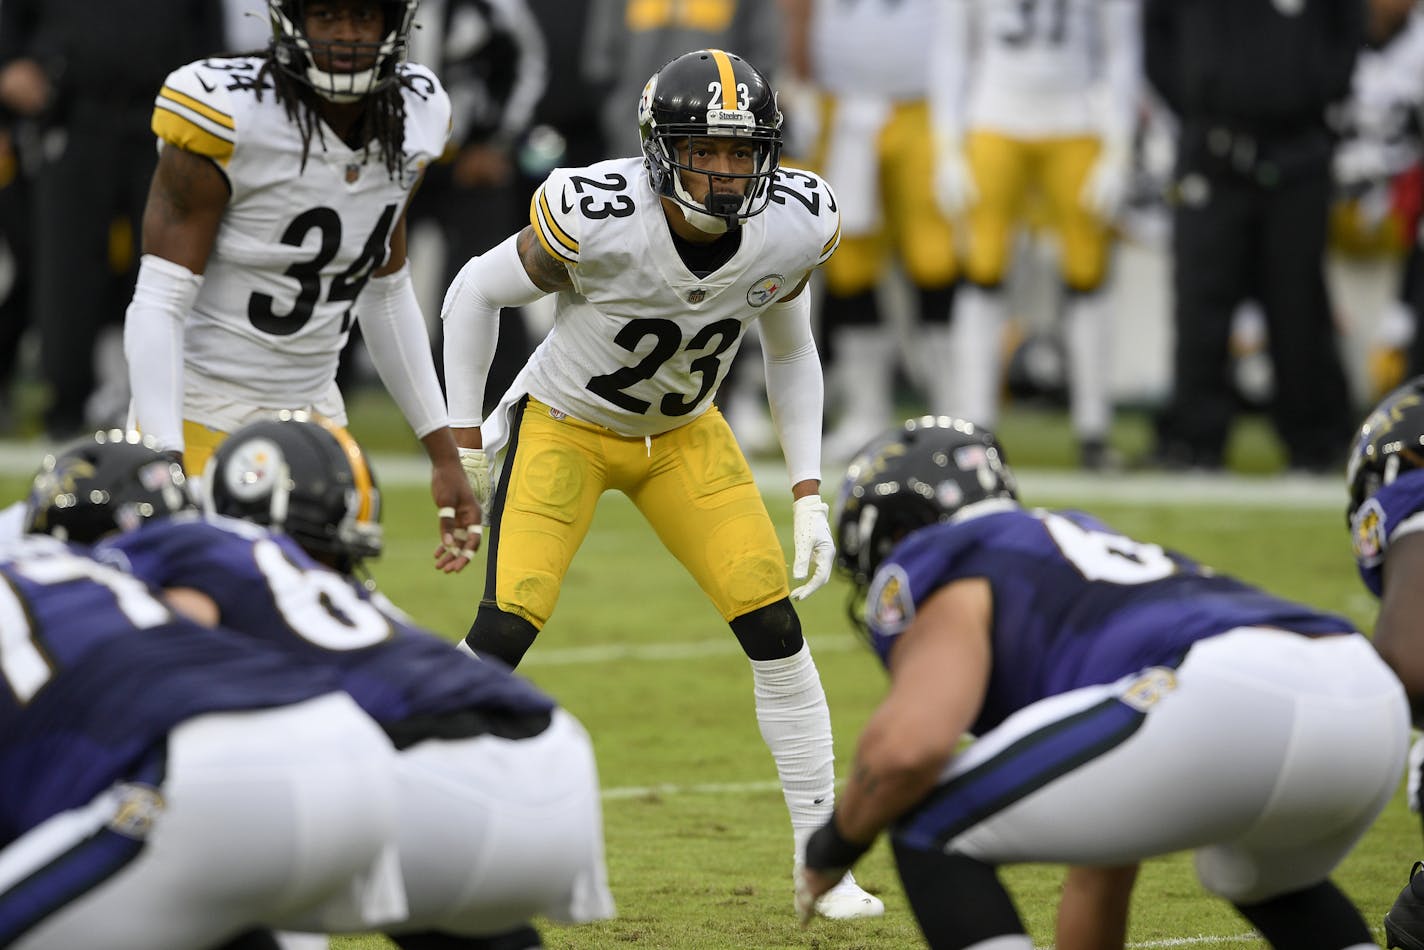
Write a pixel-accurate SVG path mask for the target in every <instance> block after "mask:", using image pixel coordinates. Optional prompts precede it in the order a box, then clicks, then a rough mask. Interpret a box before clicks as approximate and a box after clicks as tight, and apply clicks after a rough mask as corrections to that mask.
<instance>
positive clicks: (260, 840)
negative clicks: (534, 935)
mask: <svg viewBox="0 0 1424 950" xmlns="http://www.w3.org/2000/svg"><path fill="white" fill-rule="evenodd" d="M153 458H155V459H157V462H156V463H155V465H156V466H157V468H155V469H154V472H155V473H158V472H159V471H160V470H166V469H167V468H169V467H170V463H169V462H168V461H167V460H164V459H162V458H159V457H158V456H153ZM173 467H175V468H176V466H173ZM0 578H3V583H0V643H3V649H0V653H2V654H3V657H4V662H3V663H0V682H2V683H3V684H4V686H5V688H4V689H0V781H3V784H4V788H5V794H4V795H0V945H3V946H6V947H10V948H12V950H73V948H75V947H94V946H103V947H105V948H106V950H193V948H194V947H218V946H220V945H221V946H223V947H224V948H234V950H235V948H237V947H242V948H244V950H248V948H254V947H264V946H265V947H273V946H275V944H273V943H272V942H271V939H272V938H271V934H270V932H266V931H267V928H271V927H284V926H291V925H295V924H300V923H308V922H310V923H316V924H321V925H322V926H323V927H329V928H333V929H364V928H365V927H366V925H367V924H372V925H376V924H380V923H382V921H383V920H388V919H390V917H389V916H388V914H389V913H390V912H391V911H392V909H395V910H398V909H399V908H400V903H399V901H400V891H399V882H398V881H397V882H396V885H395V888H394V890H392V889H391V888H389V887H383V886H381V885H382V882H384V881H385V880H386V878H385V877H383V875H382V870H383V868H384V867H385V865H386V862H385V861H384V860H383V855H384V854H385V853H386V851H387V849H388V844H389V841H390V839H391V838H392V836H393V835H394V828H395V822H396V818H397V812H396V800H397V790H396V771H395V761H394V760H395V758H396V756H395V753H394V752H393V751H392V749H391V745H390V742H389V741H387V739H386V737H385V736H384V735H382V734H381V730H380V729H379V728H378V727H377V726H376V724H375V723H373V722H372V721H371V720H370V719H369V718H368V717H367V716H366V715H365V714H363V713H362V712H361V710H360V709H358V708H357V706H356V704H355V703H353V702H352V701H351V698H350V697H349V696H347V695H346V694H345V693H343V692H341V691H340V690H341V684H340V680H339V677H338V675H337V671H336V670H335V669H329V670H328V669H322V668H319V667H316V666H312V665H309V664H304V663H297V662H293V659H292V657H291V655H290V654H289V653H287V652H286V651H283V650H280V649H277V648H275V647H272V646H268V645H264V644H260V643H254V642H252V641H251V640H249V639H248V638H246V637H240V636H238V635H236V634H233V633H229V632H227V631H213V630H206V629H203V628H201V627H199V626H198V625H197V624H195V623H193V622H191V621H189V620H187V619H185V618H183V617H181V616H179V615H177V614H175V613H174V612H173V611H172V610H170V609H169V608H168V606H166V605H165V604H164V603H163V601H161V600H160V599H159V596H160V595H159V592H158V591H156V590H152V589H150V588H149V587H148V585H146V584H144V583H142V582H141V581H139V580H137V579H136V578H134V577H132V576H131V575H129V574H126V573H124V572H122V571H119V570H116V569H115V568H113V567H111V566H108V565H105V564H103V563H100V562H98V561H96V560H93V559H92V558H90V557H88V556H87V555H85V554H84V553H82V552H81V551H80V550H79V549H78V548H75V547H72V546H70V545H66V544H63V543H61V542H59V541H57V540H55V539H54V538H49V537H41V536H30V537H25V538H18V539H14V540H9V541H7V542H6V543H5V544H4V545H3V548H0ZM372 888H375V889H374V890H372ZM363 893H369V894H371V895H373V896H374V895H375V894H377V893H379V894H381V895H382V896H383V898H385V901H386V903H385V904H384V906H383V902H381V901H376V900H358V899H357V897H358V895H359V894H363ZM389 901H395V904H394V905H393V906H392V905H390V904H389ZM253 928H260V929H261V932H252V930H253ZM239 934H245V935H246V936H245V937H239V936H238V935H239Z"/></svg>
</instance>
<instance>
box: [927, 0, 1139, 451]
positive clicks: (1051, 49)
mask: <svg viewBox="0 0 1424 950" xmlns="http://www.w3.org/2000/svg"><path fill="white" fill-rule="evenodd" d="M1139 17H1140V12H1139V4H1138V2H1137V0H947V2H945V3H943V4H942V5H941V6H940V14H939V19H938V21H937V28H936V32H937V37H938V39H937V41H936V42H937V46H938V49H937V50H936V54H935V56H934V57H933V58H932V59H931V63H932V70H933V72H932V74H931V84H930V96H931V109H932V112H933V121H934V125H935V135H936V140H937V145H936V151H937V168H936V191H937V195H938V198H939V203H940V206H941V207H942V208H943V209H944V210H945V211H946V212H947V213H949V214H950V215H951V216H954V217H961V218H962V219H963V220H964V222H965V224H966V226H967V227H966V230H967V248H966V255H965V258H964V261H963V277H964V280H965V286H964V287H963V289H962V291H961V292H960V293H959V294H958V295H957V296H956V300H955V310H954V319H953V321H952V326H953V343H952V346H951V354H952V360H951V362H950V364H949V368H950V370H951V371H952V372H950V374H949V375H950V377H951V379H952V380H954V382H955V384H956V385H957V387H958V390H959V395H958V396H957V397H956V399H955V403H956V405H955V409H954V413H955V415H958V416H962V417H964V418H968V419H972V420H974V421H975V422H976V423H979V424H980V425H986V426H993V425H994V424H995V420H996V416H997V414H998V392H999V369H1000V363H1001V361H1000V359H999V353H1000V349H1001V347H1000V336H1001V330H1002V325H1003V319H1004V310H1005V306H1006V304H1005V300H1004V294H1003V283H1004V280H1005V278H1006V277H1007V276H1008V272H1009V267H1010V265H1011V261H1012V249H1013V247H1014V242H1015V238H1016V232H1017V230H1018V229H1019V227H1020V225H1021V224H1022V223H1023V222H1024V220H1025V219H1026V216H1027V214H1028V212H1029V211H1030V209H1031V208H1034V207H1038V208H1041V209H1042V215H1041V217H1042V218H1043V219H1044V220H1045V221H1046V223H1048V224H1049V226H1050V227H1051V228H1052V230H1053V232H1054V233H1055V234H1056V236H1057V239H1058V260H1059V271H1060V276H1061V279H1062V283H1063V287H1064V294H1065V305H1064V317H1063V319H1064V325H1063V337H1064V343H1065V347H1066V349H1067V353H1068V364H1069V365H1068V368H1069V402H1070V411H1071V414H1072V423H1073V430H1074V434H1075V435H1076V436H1077V438H1078V441H1079V446H1080V451H1081V461H1082V463H1083V464H1084V466H1085V467H1089V468H1100V467H1103V466H1105V465H1107V464H1110V459H1111V453H1110V452H1109V451H1108V450H1107V446H1106V442H1107V437H1108V430H1109V427H1110V425H1111V421H1112V419H1111V412H1112V407H1111V403H1110V400H1109V391H1108V379H1109V378H1110V375H1111V374H1110V372H1109V367H1108V366H1107V361H1108V357H1109V355H1110V350H1111V346H1110V344H1111V324H1110V322H1109V320H1108V314H1107V312H1106V309H1105V307H1104V302H1103V294H1102V293H1101V291H1102V288H1103V284H1104V281H1105V279H1106V276H1107V270H1108V252H1109V245H1110V240H1111V236H1110V230H1109V228H1110V225H1111V222H1112V219H1113V218H1114V217H1115V216H1116V214H1117V212H1118V210H1119V209H1120V206H1121V204H1122V201H1123V198H1124V196H1125V191H1126V187H1127V183H1128V172H1129V167H1130V155H1131V145H1132V136H1133V133H1134V131H1135V127H1136V109H1137V100H1138V93H1139V89H1140V87H1141V76H1142V64H1141V58H1142V57H1141V52H1140V50H1141V45H1142V44H1141V39H1140V37H1139V26H1138V20H1139ZM1035 198H1036V199H1037V200H1038V205H1037V206H1035V205H1034V204H1033V203H1032V201H1031V199H1035Z"/></svg>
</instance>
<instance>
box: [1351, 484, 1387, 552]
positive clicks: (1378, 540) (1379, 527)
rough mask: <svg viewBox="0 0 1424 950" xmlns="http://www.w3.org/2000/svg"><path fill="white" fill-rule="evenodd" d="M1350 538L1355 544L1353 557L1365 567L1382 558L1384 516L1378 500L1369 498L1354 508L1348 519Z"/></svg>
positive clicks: (1384, 534) (1384, 535)
mask: <svg viewBox="0 0 1424 950" xmlns="http://www.w3.org/2000/svg"><path fill="white" fill-rule="evenodd" d="M1350 539H1351V541H1353V542H1354V545H1355V557H1357V558H1358V559H1359V561H1360V563H1361V564H1363V565H1364V566H1365V567H1374V566H1376V565H1378V564H1379V562H1380V561H1381V560H1382V559H1383V557H1384V545H1385V540H1386V533H1385V517H1384V509H1383V508H1381V507H1380V503H1379V501H1377V500H1376V499H1374V498H1371V499H1369V500H1368V501H1366V502H1365V503H1364V504H1363V505H1361V506H1360V507H1359V508H1358V509H1356V511H1355V514H1354V517H1353V518H1351V519H1350Z"/></svg>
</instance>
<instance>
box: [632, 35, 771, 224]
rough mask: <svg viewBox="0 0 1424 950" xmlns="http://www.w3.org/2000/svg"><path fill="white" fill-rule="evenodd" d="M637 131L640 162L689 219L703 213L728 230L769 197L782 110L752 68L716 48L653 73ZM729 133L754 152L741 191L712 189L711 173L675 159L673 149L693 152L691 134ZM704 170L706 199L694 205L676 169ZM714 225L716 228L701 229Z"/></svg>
mask: <svg viewBox="0 0 1424 950" xmlns="http://www.w3.org/2000/svg"><path fill="white" fill-rule="evenodd" d="M638 133H639V135H640V136H641V137H642V140H643V163H644V165H645V166H646V167H647V169H648V179H649V181H650V182H651V183H652V186H653V190H654V191H656V192H657V193H658V194H660V195H663V196H664V197H667V198H671V199H673V200H674V201H676V202H677V203H678V204H680V205H682V206H683V208H684V209H686V210H685V213H686V212H691V214H689V215H688V220H690V221H692V222H693V223H694V224H697V223H699V221H698V219H697V218H696V217H695V216H696V215H708V216H710V217H711V220H712V221H714V222H717V223H718V224H720V225H724V226H726V227H735V226H736V225H737V224H738V223H739V222H740V221H741V220H742V219H744V218H749V217H751V216H752V215H754V214H758V213H760V212H761V211H763V210H764V209H765V208H766V204H767V201H768V200H770V198H771V188H770V186H771V178H772V176H773V175H774V174H776V169H777V167H778V165H779V164H780V162H781V110H780V109H778V108H777V105H776V93H775V92H774V91H772V88H771V85H770V84H769V83H768V82H767V81H766V77H765V76H763V75H762V74H761V72H760V71H758V70H757V68H756V67H755V66H753V65H752V64H751V63H749V62H747V61H746V60H744V59H742V58H741V57H740V56H737V55H736V54H735V53H727V52H724V51H722V50H720V49H700V50H695V51H693V52H691V53H684V54H683V55H681V56H679V57H677V59H674V60H672V61H671V62H669V63H667V64H666V65H665V66H663V68H662V69H659V70H658V71H657V72H656V73H654V74H653V77H652V78H651V79H649V80H648V83H647V85H646V86H644V87H643V94H642V96H641V97H640V98H639V100H638ZM720 136H727V137H731V138H738V139H746V140H748V141H749V142H750V143H751V145H752V147H753V149H754V152H755V163H754V168H755V170H754V171H752V172H751V173H750V174H746V175H726V174H719V175H718V176H717V177H719V178H744V179H746V180H747V188H746V193H745V194H744V195H743V196H741V197H738V196H735V195H726V194H723V195H718V194H713V193H712V190H711V178H712V176H711V175H708V173H707V172H705V171H702V170H701V169H698V168H694V167H692V165H691V164H689V162H690V158H689V160H688V161H686V162H685V161H683V160H681V159H680V158H679V157H678V146H679V145H682V146H683V147H684V148H685V149H687V150H688V152H689V153H690V151H691V144H692V140H693V139H694V138H709V137H720ZM683 172H688V173H692V174H699V175H707V177H708V186H709V187H708V192H707V198H706V200H705V202H697V201H694V200H693V199H692V197H691V196H690V195H689V194H688V192H687V189H686V188H684V187H683V183H682V177H681V174H682V173H683ZM704 229H705V230H713V228H710V227H708V228H704Z"/></svg>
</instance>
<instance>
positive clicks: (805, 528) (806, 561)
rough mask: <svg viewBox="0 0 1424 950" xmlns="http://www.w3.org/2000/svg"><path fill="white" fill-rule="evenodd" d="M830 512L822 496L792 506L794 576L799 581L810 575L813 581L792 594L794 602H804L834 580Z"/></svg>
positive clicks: (799, 499) (834, 555)
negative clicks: (832, 574) (822, 586)
mask: <svg viewBox="0 0 1424 950" xmlns="http://www.w3.org/2000/svg"><path fill="white" fill-rule="evenodd" d="M830 513H831V508H830V506H829V505H827V504H826V503H825V502H824V501H822V500H821V496H820V495H806V496H804V497H802V498H798V499H796V500H795V501H794V502H792V503H791V516H792V534H793V536H794V537H795V539H796V559H795V561H793V562H792V565H791V573H792V575H793V576H794V577H795V578H796V579H797V580H800V579H801V578H803V577H805V576H806V574H807V573H808V572H809V573H810V574H811V579H810V580H808V581H807V582H806V583H804V584H802V585H801V586H800V587H798V588H796V589H795V590H793V591H792V592H791V599H792V600H805V599H806V598H807V597H810V596H811V595H812V594H814V593H815V592H816V591H817V590H819V589H820V588H821V585H823V584H825V583H826V581H828V580H829V579H830V577H831V562H832V561H834V560H835V558H836V542H835V541H834V540H833V539H832V538H831V517H830Z"/></svg>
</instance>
